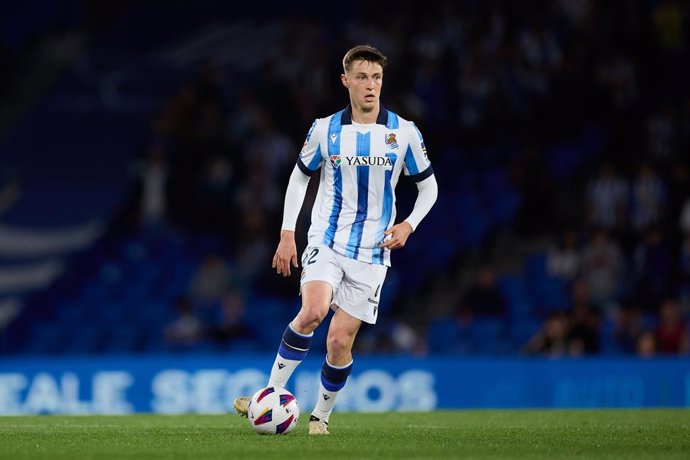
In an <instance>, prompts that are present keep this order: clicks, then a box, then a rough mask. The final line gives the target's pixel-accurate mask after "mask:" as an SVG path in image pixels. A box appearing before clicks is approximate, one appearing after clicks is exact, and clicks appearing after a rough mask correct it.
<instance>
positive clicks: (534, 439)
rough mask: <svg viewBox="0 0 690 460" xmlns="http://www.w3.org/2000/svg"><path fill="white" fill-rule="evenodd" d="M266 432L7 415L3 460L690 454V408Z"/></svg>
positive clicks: (425, 416) (341, 419)
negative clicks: (317, 433) (318, 431)
mask: <svg viewBox="0 0 690 460" xmlns="http://www.w3.org/2000/svg"><path fill="white" fill-rule="evenodd" d="M307 420H308V417H305V416H304V414H303V416H302V421H301V422H300V424H299V425H298V426H297V428H296V429H295V431H293V432H292V433H290V434H288V435H287V436H259V435H257V434H255V433H254V432H253V430H252V429H251V428H250V426H249V424H248V422H247V421H246V419H243V418H240V417H238V416H236V415H233V414H228V415H214V416H203V415H183V416H164V415H133V416H113V417H106V416H72V417H69V416H38V417H0V459H13V460H20V459H32V460H34V459H51V460H55V459H70V460H73V459H134V458H136V459H168V458H174V459H195V460H203V459H242V458H261V459H262V460H263V459H271V458H280V459H283V460H284V459H291V458H299V459H327V460H333V459H341V458H342V459H352V460H358V459H367V458H371V459H374V458H375V459H381V458H389V459H413V458H429V459H431V458H438V459H444V460H447V459H456V458H506V459H508V458H510V459H522V458H525V459H537V458H544V459H546V458H548V459H554V458H559V459H560V458H580V459H594V458H625V459H630V458H635V459H638V458H639V459H647V458H660V459H664V460H671V459H684V460H687V459H690V410H572V411H565V410H548V411H533V410H519V411H497V410H496V411H495V410H486V411H438V412H429V413H386V414H356V413H336V414H334V415H333V417H332V418H331V433H332V434H331V435H330V436H318V437H316V436H309V435H308V434H307V423H306V421H307Z"/></svg>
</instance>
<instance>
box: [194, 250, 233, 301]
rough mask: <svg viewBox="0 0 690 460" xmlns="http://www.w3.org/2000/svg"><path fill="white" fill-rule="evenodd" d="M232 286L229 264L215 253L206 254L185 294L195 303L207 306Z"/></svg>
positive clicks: (219, 298) (218, 299)
mask: <svg viewBox="0 0 690 460" xmlns="http://www.w3.org/2000/svg"><path fill="white" fill-rule="evenodd" d="M232 286H233V273H232V270H231V269H230V267H229V265H228V264H227V263H226V262H225V261H224V260H223V258H222V257H221V256H219V255H218V254H216V253H210V254H207V255H206V256H205V257H204V259H203V260H202V261H201V264H200V265H199V266H198V267H197V269H196V272H195V273H194V275H193V276H192V279H191V282H190V284H189V287H188V288H187V295H188V296H189V299H190V300H191V301H192V303H194V304H195V305H199V306H202V307H209V306H212V305H213V304H215V303H217V302H219V301H220V300H221V298H222V297H223V295H224V294H225V293H226V292H227V291H228V290H229V289H230V288H232Z"/></svg>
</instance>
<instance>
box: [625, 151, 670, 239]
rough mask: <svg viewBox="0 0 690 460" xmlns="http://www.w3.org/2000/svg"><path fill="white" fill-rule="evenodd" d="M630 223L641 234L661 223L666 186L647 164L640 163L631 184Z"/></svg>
mask: <svg viewBox="0 0 690 460" xmlns="http://www.w3.org/2000/svg"><path fill="white" fill-rule="evenodd" d="M631 201H632V202H631V221H632V226H633V229H634V230H636V231H638V232H641V231H642V230H644V229H646V228H649V227H650V226H652V225H658V224H660V223H661V220H662V218H663V213H664V210H665V204H666V186H665V184H664V183H663V182H662V180H661V178H660V177H659V176H658V175H657V174H656V172H655V171H654V169H653V168H652V166H651V165H650V164H649V163H646V162H644V163H642V164H641V165H640V167H639V169H638V173H637V176H636V177H635V179H634V180H633V183H632V200H631Z"/></svg>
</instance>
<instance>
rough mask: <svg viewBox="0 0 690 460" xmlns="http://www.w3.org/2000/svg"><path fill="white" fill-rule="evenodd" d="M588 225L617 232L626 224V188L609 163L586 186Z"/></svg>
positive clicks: (623, 181)
mask: <svg viewBox="0 0 690 460" xmlns="http://www.w3.org/2000/svg"><path fill="white" fill-rule="evenodd" d="M587 205H588V213H589V216H588V217H589V218H588V221H589V223H590V225H592V226H596V227H601V228H603V229H606V230H619V229H621V228H622V227H624V225H625V223H626V222H627V212H628V186H627V184H626V183H625V180H624V179H623V178H622V177H621V176H619V175H618V173H617V172H616V169H615V168H614V166H613V165H612V164H611V163H604V164H603V165H602V166H601V168H600V170H599V174H598V175H597V176H596V177H595V178H593V179H592V180H591V181H590V182H589V184H588V186H587Z"/></svg>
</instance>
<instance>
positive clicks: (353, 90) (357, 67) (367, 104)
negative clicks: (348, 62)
mask: <svg viewBox="0 0 690 460" xmlns="http://www.w3.org/2000/svg"><path fill="white" fill-rule="evenodd" d="M340 79H341V80H342V82H343V85H344V86H345V87H346V88H347V89H348V91H349V93H350V102H351V103H352V108H353V109H356V110H361V111H363V112H371V111H372V110H374V109H376V108H377V107H378V106H379V98H380V97H381V87H382V86H383V68H382V67H381V65H379V64H376V63H374V62H368V61H355V62H354V63H353V65H352V68H351V69H350V70H349V71H348V72H347V73H345V74H343V75H341V76H340Z"/></svg>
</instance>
